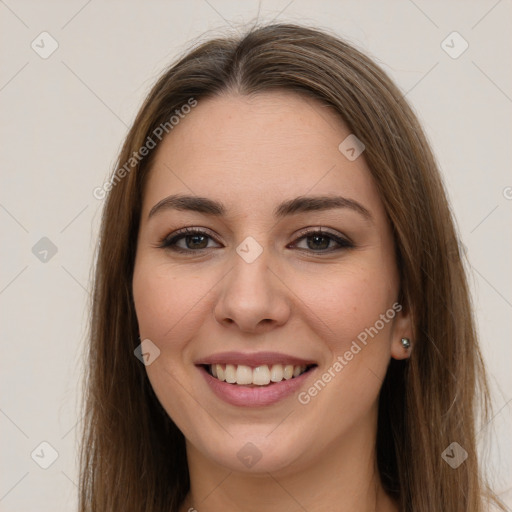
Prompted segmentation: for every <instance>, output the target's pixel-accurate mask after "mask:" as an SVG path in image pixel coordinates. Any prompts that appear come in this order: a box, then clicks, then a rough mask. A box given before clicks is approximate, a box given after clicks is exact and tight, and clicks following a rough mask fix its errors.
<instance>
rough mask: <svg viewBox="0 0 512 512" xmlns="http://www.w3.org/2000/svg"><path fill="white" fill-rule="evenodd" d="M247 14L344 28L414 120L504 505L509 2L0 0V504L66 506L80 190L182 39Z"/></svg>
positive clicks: (90, 209)
mask: <svg viewBox="0 0 512 512" xmlns="http://www.w3.org/2000/svg"><path fill="white" fill-rule="evenodd" d="M258 16H259V19H260V21H262V22H263V21H271V20H275V21H277V20H279V21H289V22H299V23H306V24H311V25H314V26H316V27H319V28H328V29H332V30H334V31H335V32H336V33H337V34H339V35H340V36H342V37H345V38H346V39H347V40H349V41H351V42H352V43H353V44H355V45H356V46H357V47H359V48H360V49H362V50H363V51H364V52H366V53H367V54H369V55H370V56H372V57H373V58H374V59H376V60H377V62H379V63H380V64H381V66H382V67H383V68H384V69H385V70H386V71H387V72H388V73H389V74H390V76H391V77H392V78H393V79H394V80H395V81H396V83H397V84H398V85H399V87H400V88H401V89H402V90H403V91H404V94H406V97H407V99H408V100H409V102H410V103H411V104H412V106H413V108H414V109H415V110H416V112H417V114H418V116H419V118H420V120H421V122H422V123H423V126H424V128H425V130H426V132H427V135H428V137H429V139H430V141H431V143H432V146H433V149H434V152H435V154H436V156H437V158H438V161H439V164H440V167H441V169H442V172H443V176H444V179H445V182H446V185H447V187H448V191H449V195H450V201H451V203H452V205H453V210H454V213H455V215H456V219H457V223H458V226H459V229H460V234H461V237H462V241H463V243H464V245H465V247H466V251H467V256H468V258H469V261H470V264H471V268H470V281H471V286H472V292H473V297H474V304H475V309H476V312H477V318H478V327H479V332H480V335H481V345H482V351H483V354H484V357H485V360H486V363H487V365H488V370H489V376H490V381H491V386H492V392H493V401H494V408H495V410H494V417H493V419H492V421H491V422H490V423H489V424H488V425H486V426H484V428H483V429H482V431H481V432H480V434H479V439H480V440H481V449H482V451H483V452H487V453H488V455H489V463H488V467H489V471H490V474H491V478H492V480H493V482H494V486H495V489H496V490H497V491H498V492H499V493H501V496H502V497H503V498H504V499H505V500H506V502H507V503H508V504H509V505H511V504H512V491H511V487H512V462H511V461H512V453H511V452H512V448H511V446H512V442H511V434H510V432H512V429H511V428H510V427H511V426H512V401H511V400H512V372H511V371H510V369H511V361H512V357H511V356H512V348H511V347H512V344H511V339H512V338H511V325H510V324H511V322H510V318H511V312H512V286H511V273H512V269H511V265H510V262H511V261H512V258H511V256H512V247H511V237H510V232H511V229H510V228H511V218H512V188H511V187H512V176H511V173H510V172H509V169H510V162H511V145H512V144H511V143H512V136H511V135H512V133H511V132H512V117H511V111H512V99H511V97H512V68H511V67H510V62H511V57H512V40H511V37H510V33H511V32H512V5H511V2H510V0H500V1H496V0H481V1H465V2H462V1H426V0H415V1H412V0H394V1H357V0H355V1H327V0H322V1H318V0H317V1H311V0H310V1H306V0H292V1H290V0H276V1H261V2H257V1H246V2H237V1H235V0H233V1H228V0H208V1H206V0H191V1H167V2H163V1H146V2H142V1H133V0H131V1H126V0H124V1H108V2H106V1H100V0H89V1H85V0H72V1H66V2H64V1H47V2H36V1H22V0H5V1H0V38H1V46H0V48H1V50H0V52H1V59H2V65H1V70H0V106H1V111H2V118H1V128H0V129H1V132H0V140H1V142H2V150H1V152H0V160H1V189H0V221H1V226H2V228H1V229H2V231H1V249H0V250H1V253H2V260H1V261H2V264H1V266H0V306H1V312H2V313H1V314H2V318H1V327H2V330H1V340H2V357H1V390H2V394H1V399H0V428H1V432H2V435H1V475H2V476H1V481H0V509H1V510H2V511H4V512H13V511H22V510H23V511H26V510H38V511H40V512H44V511H58V510H74V509H75V507H76V503H77V487H76V484H77V464H76V455H77V443H78V439H77V428H76V427H77V425H78V422H79V417H78V404H79V400H80V388H79V384H80V379H81V374H82V365H83V358H82V351H83V347H84V343H85V334H86V328H87V319H88V311H87V304H88V295H89V290H90V283H91V281H90V269H91V265H92V261H93V251H94V247H95V244H96V243H97V233H98V221H99V218H100V213H101V208H102V206H103V201H101V200H97V199H95V198H94V196H93V194H92V191H93V189H94V188H95V187H97V186H101V185H102V184H103V183H104V181H105V180H106V178H107V176H108V174H109V173H110V172H111V171H112V168H113V166H114V163H115V158H116V156H117V152H118V151H119V149H120V145H121V143H122V141H123V138H124V136H125V135H126V133H127V129H128V126H129V125H130V124H131V122H132V121H133V119H134V116H135V114H136V112H137V109H138V108H139V106H140V104H141V102H142V100H143V98H144V97H145V95H146V94H147V92H148V91H149V88H150V87H151V85H152V84H153V82H154V81H155V79H156V78H157V77H158V76H159V74H160V73H161V72H162V70H163V69H164V68H165V67H166V66H167V65H168V64H169V63H170V62H171V61H172V60H173V59H175V58H176V57H177V56H178V55H180V54H181V53H182V52H183V51H185V50H186V49H187V48H188V47H189V46H190V44H191V43H192V42H193V41H194V42H197V40H198V38H199V37H211V36H213V35H216V34H222V33H224V32H225V31H226V30H230V31H235V32H236V31H238V30H240V29H241V28H242V27H243V24H244V23H247V22H251V21H254V19H255V18H256V17H258ZM43 32H46V33H47V34H41V33H43ZM453 32H457V34H453ZM204 34H206V35H204ZM443 41H444V43H443ZM466 45H467V48H466ZM465 48H466V49H465ZM464 49H465V50H464ZM52 50H54V51H53V53H51V52H52ZM462 50H464V51H463V52H462ZM461 52H462V53H461ZM459 53H460V55H459ZM404 200H407V198H404ZM41 443H48V444H41ZM45 465H49V467H48V468H47V469H44V468H43V467H42V466H45Z"/></svg>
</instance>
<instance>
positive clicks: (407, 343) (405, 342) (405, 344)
mask: <svg viewBox="0 0 512 512" xmlns="http://www.w3.org/2000/svg"><path fill="white" fill-rule="evenodd" d="M402 347H404V348H405V349H406V350H407V349H409V348H411V341H410V340H409V338H402Z"/></svg>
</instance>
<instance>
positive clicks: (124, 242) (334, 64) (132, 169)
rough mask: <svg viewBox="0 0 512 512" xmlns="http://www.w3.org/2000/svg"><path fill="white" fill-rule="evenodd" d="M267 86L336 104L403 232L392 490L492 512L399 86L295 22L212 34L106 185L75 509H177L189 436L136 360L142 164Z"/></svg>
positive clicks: (463, 314) (438, 504)
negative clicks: (211, 115) (193, 124)
mask: <svg viewBox="0 0 512 512" xmlns="http://www.w3.org/2000/svg"><path fill="white" fill-rule="evenodd" d="M271 90H285V91H289V92H295V93H300V94H305V95H308V96H309V97H311V98H314V99H316V100H318V101H321V102H323V103H324V104H327V105H329V106H331V107H332V108H334V109H335V111H336V112H337V113H338V114H339V116H340V117H341V118H342V119H343V121H344V122H345V123H346V125H347V126H348V127H349V128H350V131H351V132H352V133H353V134H355V135H356V136H357V137H358V138H359V139H360V140H361V141H362V142H363V143H364V145H365V146H366V150H365V152H364V158H365V159H366V161H367V163H368V166H369V168H370V169H371V172H372V174H373V178H374V180H375V183H376V184H377V186H378V188H379V191H380V195H381V199H382V201H383V204H384V206H385V209H386V212H387V215H388V216H389V219H390V222H391V225H392V227H393V231H394V236H395V244H396V254H397V260H398V265H399V268H400V274H401V303H402V304H403V305H404V307H405V308H410V309H411V311H412V312H413V314H414V337H413V341H414V350H413V351H412V354H411V357H410V359H409V360H408V361H406V362H404V361H401V362H399V361H395V360H392V361H391V364H390V366H389V369H388V373H387V376H386V378H385V381H384V384H383V386H382V390H381V394H380V399H379V400H380V402H379V418H378V434H377V447H376V453H377V463H378V467H379V471H380V474H381V479H382V482H383V484H384V486H385V488H386V490H387V491H388V492H389V493H390V494H391V495H393V496H394V497H396V498H397V500H398V502H399V503H400V510H402V511H414V512H433V511H439V510H443V511H445V512H480V511H483V510H484V506H485V499H484V498H486V497H489V496H491V495H492V493H491V492H490V491H489V490H488V488H487V486H486V484H485V483H484V480H483V477H482V475H481V473H480V470H479V467H480V466H479V464H478V461H477V446H476V432H475V430H476V427H475V425H476V419H477V414H479V413H482V415H483V418H484V421H485V418H486V417H487V416H486V415H487V414H488V391H487V385H486V376H485V372H484V367H483V363H482V358H481V354H480V351H479V348H478V344H477V337H476V333H475V327H474V320H473V315H472V308H471V303H470V296H469V292H468V285H467V281H466V275H465V270H464V265H463V262H462V258H461V253H460V251H459V244H458V237H457V234H456V230H455V228H454V223H453V220H452V215H451V212H450V208H449V204H448V202H447V199H446V194H445V190H444V186H443V183H442V180H441V178H440V174H439V171H438V168H437V165H436V162H435V159H434V157H433V155H432V152H431V150H430V148H429V145H428V143H427V141H426V138H425V136H424V134H423V131H422V129H421V127H420V126H419V123H418V121H417V119H416V116H415V115H414V113H413V112H412V110H411V108H410V107H409V105H408V104H407V102H406V100H405V99H404V96H403V94H402V92H401V91H400V90H399V89H398V88H397V87H396V86H395V85H394V84H393V83H392V82H391V80H390V79H389V78H388V77H387V75H386V74H385V73H384V72H383V71H382V70H381V69H380V68H379V67H378V66H377V65H376V64H375V63H374V62H372V60H370V59H369V58H368V57H366V56H365V55H363V54H362V53H360V52H359V51H358V50H356V49H355V48H354V47H353V46H351V45H349V44H347V43H346V42H344V41H343V40H341V39H339V38H338V37H336V36H334V35H331V34H329V33H328V32H325V31H320V30H316V29H312V28H306V27H301V26H297V25H291V24H274V25H267V26H262V27H254V28H251V29H250V30H249V31H248V32H247V33H246V34H245V35H243V36H241V37H226V38H219V39H214V40H210V41H208V42H206V43H202V44H200V45H199V46H197V47H196V48H195V49H192V50H191V51H189V52H188V54H186V55H185V56H184V57H182V58H181V59H180V60H179V61H178V62H176V63H175V64H173V65H172V66H171V67H170V68H169V69H168V70H167V71H166V72H165V73H164V74H163V75H162V76H161V78H159V80H158V81H157V83H156V84H155V85H154V87H153V89H152V90H151V92H150V94H149V95H148V97H147V98H146V100H145V102H144V104H143V106H142V107H141V109H140V111H139V113H138V115H137V117H136V119H135V122H134V124H133V126H132V128H131V130H130V131H129V133H128V136H127V137H126V140H125V142H124V146H123V148H122V150H121V153H120V155H119V159H118V161H117V165H116V170H115V171H114V174H113V175H112V180H111V182H110V183H109V184H108V186H105V187H103V188H102V191H103V192H102V193H104V192H105V191H108V194H107V197H106V199H105V201H106V202H105V206H104V212H103V218H102V225H101V233H100V242H99V250H98V253H97V257H96V268H95V282H94V293H93V296H92V304H91V312H92V317H91V324H90V345H89V348H88V370H87V376H86V379H85V400H84V422H83V440H82V451H81V458H80V464H81V466H80V469H81V474H80V511H81V512H86V511H93V510H94V511H101V512H105V511H119V510H122V511H124V512H130V511H134V512H135V511H136V512H143V511H146V512H155V511H163V510H169V511H177V510H178V508H179V505H180V503H181V502H182V500H183V498H184V497H185V495H186V493H187V492H188V489H189V477H188V468H187V460H186V453H185V443H184V437H183V435H182V433H181V432H180V431H179V430H178V429H177V427H176V426H175V425H174V423H173V422H172V420H171V419H170V418H169V417H168V415H167V414H166V413H165V411H164V410H163V408H162V406H161V405H160V403H159V402H158V400H157V398H156V396H155V394H154V392H153V390H152V388H151V385H150V383H149V380H148V378H147V375H146V371H145V367H144V365H142V364H141V363H140V361H139V360H138V359H137V358H136V357H135V356H134V349H135V348H136V347H137V345H138V344H139V343H140V340H139V339H138V327H137V318H136V315H135V310H134V305H133V298H132V275H133V268H134V259H135V251H136V243H137V234H138V226H139V220H140V214H141V202H142V194H143V187H144V182H145V177H146V176H147V174H148V172H149V170H150V167H151V162H152V159H153V155H154V154H155V152H156V151H155V150H152V151H150V152H149V154H147V155H146V156H144V158H140V159H134V158H133V155H134V153H137V152H138V151H139V150H140V148H141V147H143V146H144V145H145V144H147V140H148V137H150V136H151V134H154V133H155V130H158V127H159V126H162V125H164V124H165V123H168V124H169V119H170V118H171V116H172V115H173V113H174V112H175V111H176V110H177V109H178V110H179V109H180V108H181V107H182V106H183V105H185V104H187V103H189V102H190V100H191V98H192V99H193V101H198V102H200V101H201V100H202V99H205V98H207V97H212V96H215V95H218V94H221V93H226V92H230V91H233V92H236V93H240V94H246V95H247V94H253V93H258V92H264V91H271ZM167 126H168V125H167ZM171 136H172V134H171ZM153 139H154V137H153ZM484 424H485V423H484ZM452 442H457V443H458V444H459V445H460V446H461V447H462V448H463V449H464V450H465V451H466V452H467V453H468V458H467V460H466V461H465V462H464V463H462V464H461V465H460V466H459V467H457V468H456V469H454V468H452V467H451V466H450V465H449V464H448V463H447V462H446V461H445V458H443V457H442V454H443V452H445V449H446V448H447V447H448V446H449V445H450V444H451V443H452Z"/></svg>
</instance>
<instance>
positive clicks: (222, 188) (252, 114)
mask: <svg viewBox="0 0 512 512" xmlns="http://www.w3.org/2000/svg"><path fill="white" fill-rule="evenodd" d="M349 135H350V130H349V129H348V128H347V127H346V126H345V124H344V123H343V121H342V120H341V119H340V117H339V116H338V115H337V114H336V113H335V112H334V111H333V109H332V108H330V107H328V106H325V105H323V104H322V103H320V102H318V101H317V100H314V99H311V98H307V97H304V96H301V95H298V94H295V93H289V92H265V93H262V94H257V95H253V96H241V95H232V94H225V95H222V96H218V97H214V98H208V99H205V100H199V101H198V105H197V106H196V107H195V108H194V109H193V110H192V111H191V112H190V113H189V114H188V115H186V116H184V117H183V118H182V119H181V120H180V122H179V124H177V125H176V126H174V128H173V130H172V131H171V132H170V133H169V135H167V136H166V137H165V138H164V139H163V141H162V142H161V144H160V145H159V147H158V149H157V154H156V155H155V159H154V161H153V166H152V169H151V171H150V175H149V179H148V181H147V184H146V188H145V194H144V195H145V197H144V211H145V212H146V214H147V212H148V211H149V209H150V208H151V206H152V205H154V204H155V203H156V202H158V201H159V200H161V199H162V198H164V197H166V196H167V195H170V194H173V193H177V192H179V193H187V194H196V195H201V196H208V197H212V198H215V199H218V200H221V201H222V202H223V203H225V204H226V205H227V207H228V209H229V208H232V209H233V210H234V211H239V212H241V211H243V210H244V208H245V207H249V204H248V202H250V203H251V208H252V210H251V211H254V209H255V208H259V207H261V208H264V207H265V205H268V206H269V208H271V207H273V205H274V204H276V203H278V202H281V201H282V200H283V199H286V198H291V197H296V196H299V195H307V194H308V193H311V194H315V195H320V194H322V195H328V194H333V193H336V194H343V195H344V196H346V197H352V198H357V199H358V200H360V201H362V202H366V203H367V205H368V209H371V210H373V211H374V212H375V210H376V209H377V210H379V209H381V205H380V204H379V203H380V199H379V197H378V193H377V189H376V187H375V184H374V182H373V179H372V177H371V174H370V171H369V169H368V167H367V165H366V162H365V160H364V156H361V157H359V158H357V159H356V160H354V161H350V160H349V159H347V158H346V156H345V155H344V154H342V153H341V152H340V150H339V149H338V146H339V145H340V143H341V142H342V141H343V140H344V139H346V137H347V136H349ZM363 155H364V153H363ZM256 203H257V204H256ZM375 213H378V212H375Z"/></svg>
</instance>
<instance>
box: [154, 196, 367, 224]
mask: <svg viewBox="0 0 512 512" xmlns="http://www.w3.org/2000/svg"><path fill="white" fill-rule="evenodd" d="M335 208H347V209H349V210H352V211H354V212H357V213H359V214H361V215H362V216H363V217H364V218H365V219H366V220H370V221H371V220H372V215H371V214H370V212H369V211H368V210H367V209H366V208H365V207H364V206H363V205H362V204H360V203H358V202H357V201H354V200H353V199H348V198H346V197H342V196H299V197H296V198H295V199H290V200H288V201H284V202H282V203H281V204H280V205H278V206H277V208H275V209H274V216H275V217H276V218H283V217H287V216H290V215H295V214H299V213H305V212H313V211H324V210H331V209H335ZM164 210H181V211H193V212H198V213H204V214H206V215H213V216H217V217H222V216H225V215H226V211H227V210H226V207H225V206H224V205H223V204H222V203H220V202H219V201H215V200H213V199H208V198H207V197H200V196H189V195H182V194H175V195H171V196H168V197H165V198H164V199H162V200H161V201H159V202H158V203H157V204H155V206H153V208H151V211H150V212H149V215H148V219H149V218H151V217H153V216H154V215H156V214H157V213H158V212H162V211H164Z"/></svg>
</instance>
